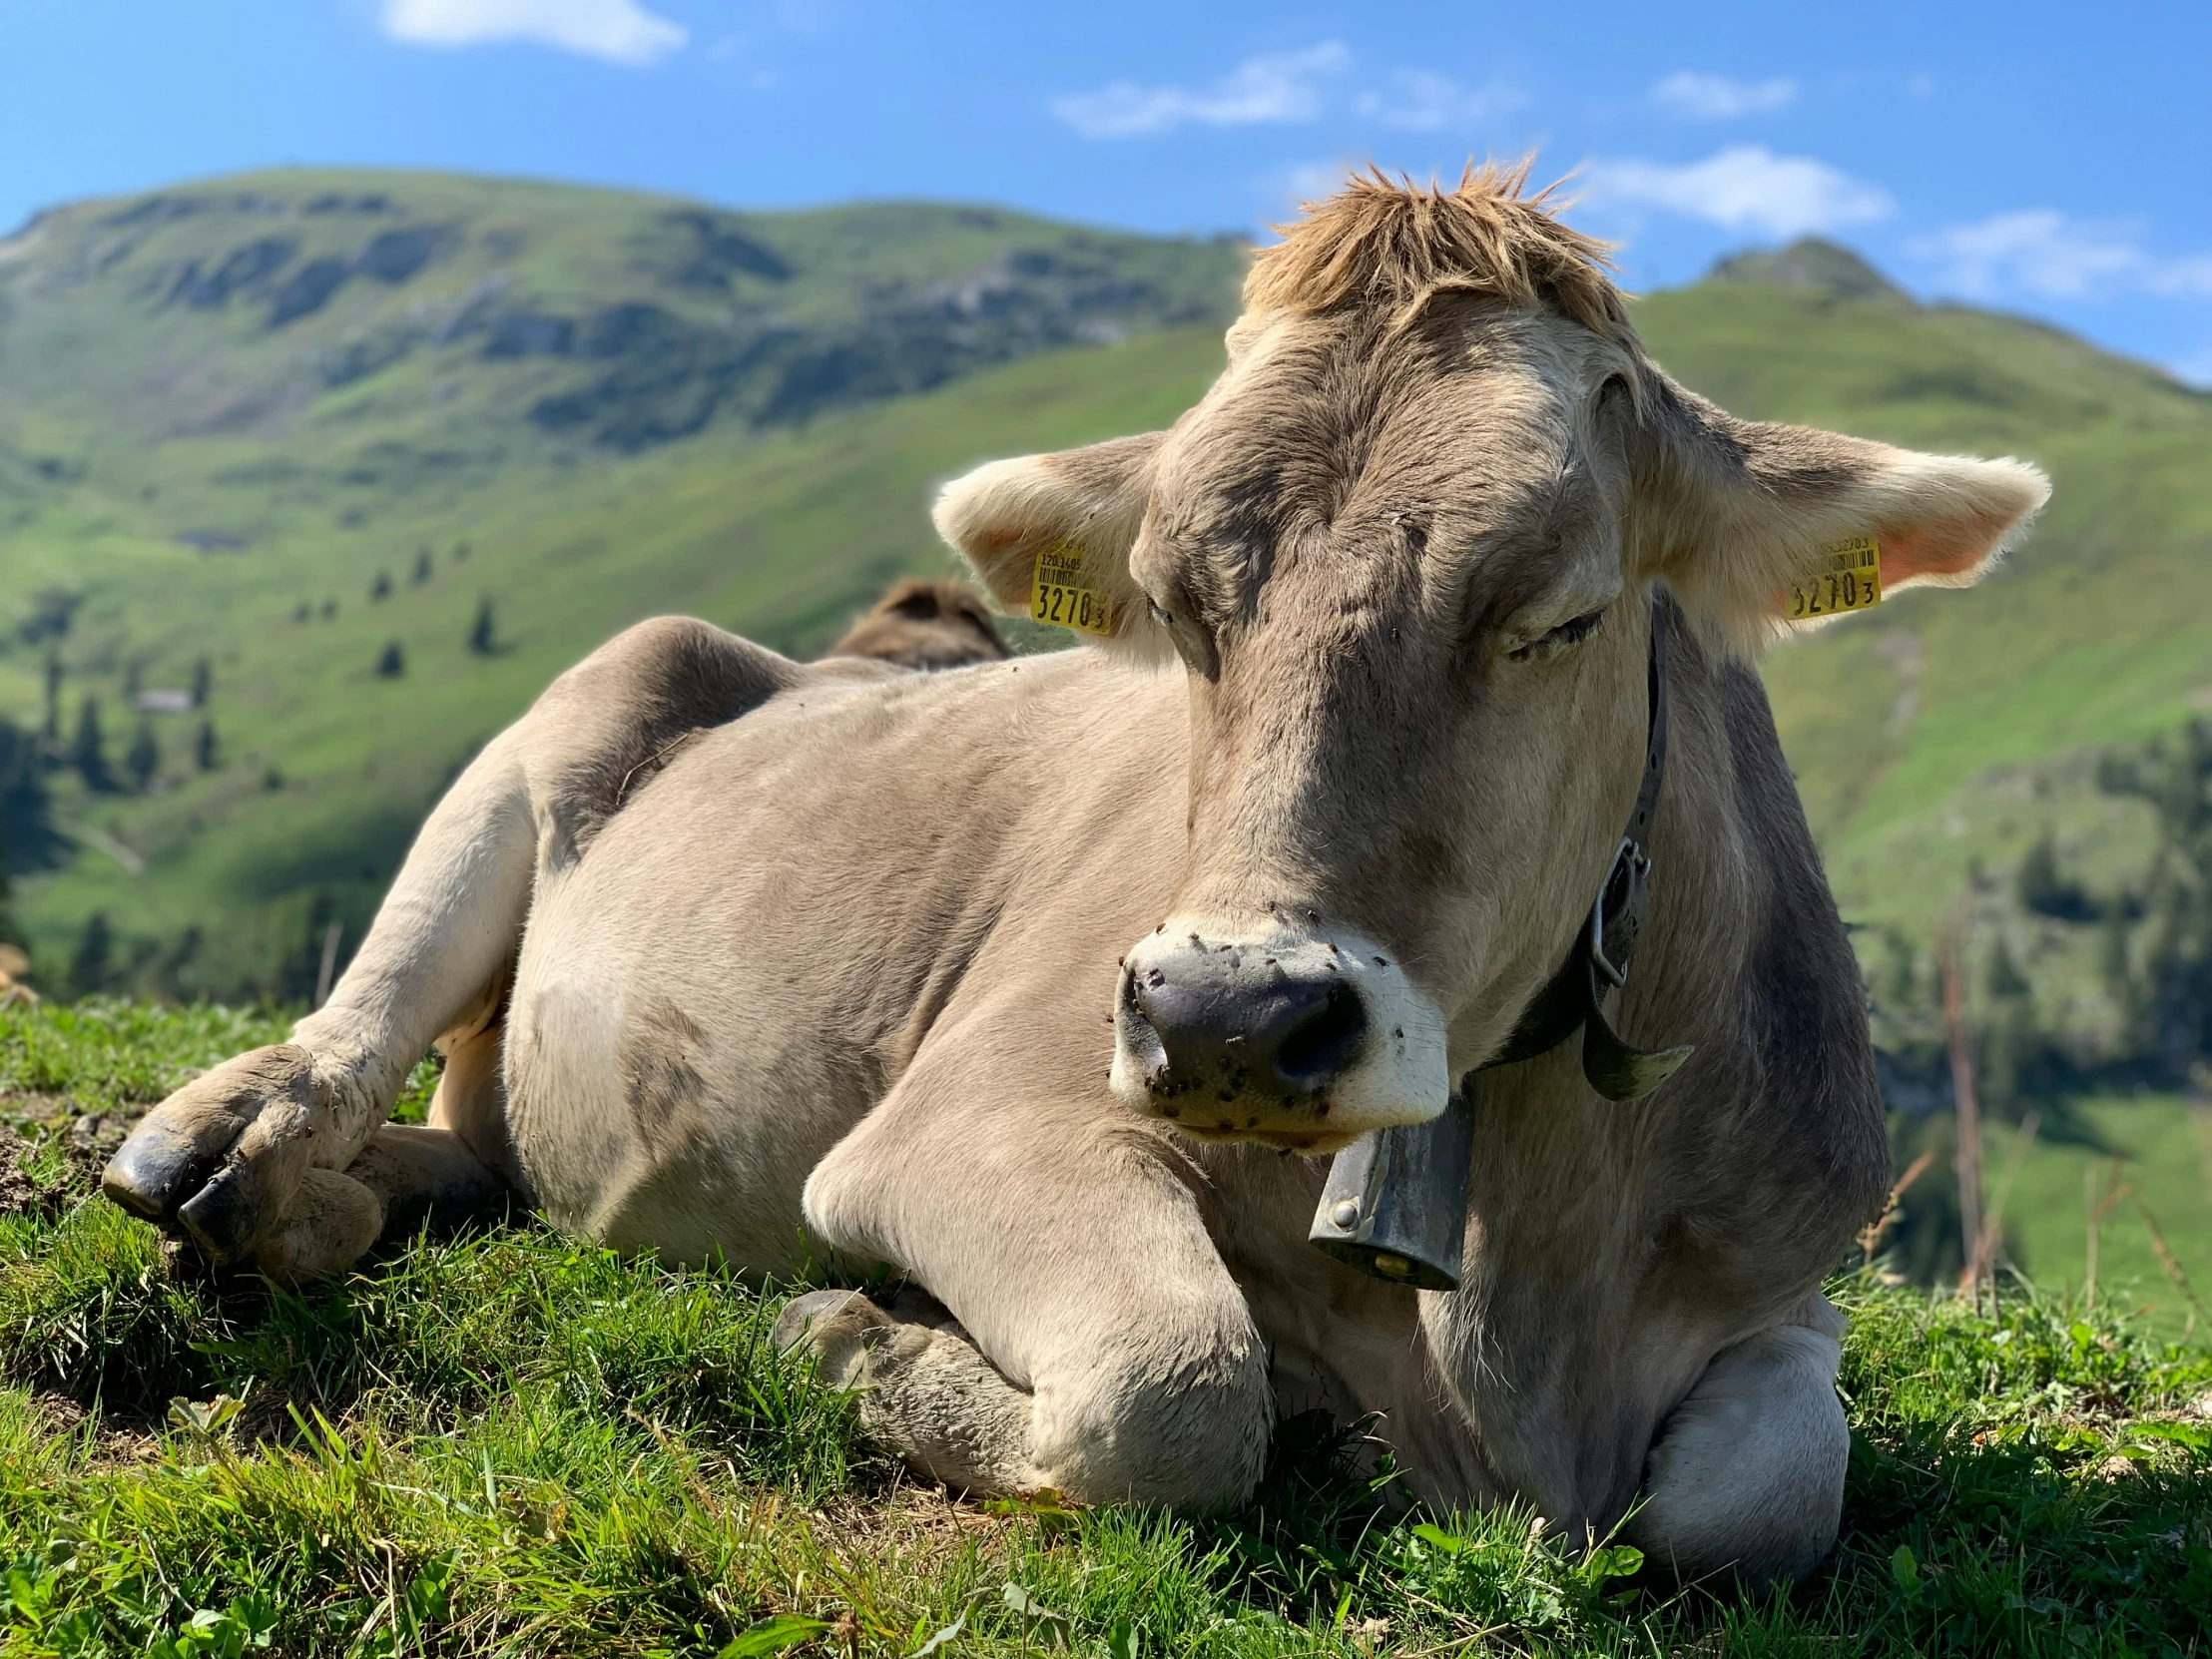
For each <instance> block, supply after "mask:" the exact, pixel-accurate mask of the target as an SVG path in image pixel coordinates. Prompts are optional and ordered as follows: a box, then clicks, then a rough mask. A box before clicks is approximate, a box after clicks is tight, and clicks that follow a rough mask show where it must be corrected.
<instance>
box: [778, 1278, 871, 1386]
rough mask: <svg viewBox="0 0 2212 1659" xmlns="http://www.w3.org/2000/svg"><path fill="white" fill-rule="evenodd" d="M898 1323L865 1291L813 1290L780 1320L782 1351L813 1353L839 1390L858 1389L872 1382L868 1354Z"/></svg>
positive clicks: (824, 1376) (825, 1378)
mask: <svg viewBox="0 0 2212 1659" xmlns="http://www.w3.org/2000/svg"><path fill="white" fill-rule="evenodd" d="M895 1324H896V1322H895V1321H893V1320H892V1318H891V1317H890V1315H888V1314H886V1313H884V1312H883V1310H882V1309H880V1308H878V1307H876V1306H875V1304H874V1303H872V1302H870V1301H869V1300H868V1299H867V1297H866V1296H865V1295H863V1294H862V1293H860V1292H859V1291H810V1292H808V1293H807V1294H806V1295H805V1296H802V1297H795V1298H794V1299H793V1300H792V1301H791V1302H790V1303H789V1304H787V1305H786V1307H785V1309H784V1312H783V1313H782V1314H781V1315H780V1316H779V1317H778V1318H777V1321H776V1336H775V1342H776V1350H777V1352H778V1353H779V1354H792V1353H795V1352H796V1353H803V1354H811V1355H812V1356H813V1357H814V1361H815V1365H816V1368H817V1369H818V1370H819V1371H820V1372H821V1374H822V1379H823V1381H824V1382H826V1383H829V1384H830V1386H831V1387H833V1388H853V1387H858V1386H860V1384H861V1383H864V1382H865V1381H866V1372H867V1357H868V1351H869V1350H870V1348H872V1347H873V1346H874V1345H875V1344H876V1343H879V1342H881V1341H882V1340H883V1338H882V1336H880V1335H877V1334H878V1333H882V1334H885V1335H887V1334H888V1333H889V1332H890V1331H891V1330H893V1329H894V1327H895Z"/></svg>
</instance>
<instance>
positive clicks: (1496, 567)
mask: <svg viewBox="0 0 2212 1659" xmlns="http://www.w3.org/2000/svg"><path fill="white" fill-rule="evenodd" d="M1230 347H1231V355H1230V364H1229V367H1228V369H1227V371H1226V372H1225V373H1224V374H1223V375H1222V377H1221V379H1220V380H1219V381H1218V382H1217V383H1216V384H1215V386H1214V387H1213V389H1212V390H1211V391H1210V392H1209V393H1208V395H1207V397H1206V398H1205V400H1204V401H1203V402H1201V403H1200V404H1199V405H1198V407H1196V408H1195V409H1193V410H1191V411H1190V413H1188V414H1187V415H1185V416H1184V418H1183V419H1182V420H1181V421H1179V422H1178V423H1177V424H1176V425H1175V427H1174V428H1173V429H1172V430H1170V431H1168V432H1165V433H1159V434H1154V435H1151V436H1147V437H1143V438H1132V439H1124V440H1120V441H1118V442H1114V443H1108V444H1100V445H1097V446H1094V447H1092V448H1090V449H1084V450H1075V451H1070V452H1067V453H1064V454H1059V455H1048V456H1039V457H1029V458H1025V459H1022V460H1017V461H1006V462H999V463H997V464H995V465H993V466H989V467H984V468H982V469H980V470H979V471H978V472H976V473H973V474H970V475H969V476H968V477H967V478H964V479H961V480H960V481H958V482H956V483H955V484H953V485H951V486H950V487H949V488H948V489H947V491H946V494H945V499H944V501H943V503H942V504H941V505H940V508H939V513H938V523H939V525H940V527H941V528H943V530H944V531H945V533H946V535H947V536H948V538H949V539H951V540H952V541H953V542H954V543H955V545H957V546H959V547H960V548H961V549H962V550H963V551H964V552H966V553H967V555H968V556H969V558H970V560H971V561H972V562H973V563H974V564H975V566H976V568H977V569H978V571H979V572H980V573H981V574H982V576H983V578H984V580H985V581H986V582H987V583H989V585H990V586H991V588H992V589H993V591H994V592H995V593H996V594H997V595H998V597H999V598H1000V599H1001V600H1002V601H1005V602H1007V603H1008V604H1010V605H1013V606H1018V607H1020V608H1023V609H1027V607H1028V605H1029V602H1030V598H1031V591H1032V582H1033V580H1036V579H1039V573H1040V571H1041V572H1043V577H1042V579H1044V580H1047V581H1053V582H1056V583H1058V584H1059V585H1061V586H1065V587H1071V588H1075V587H1079V588H1081V589H1082V590H1083V591H1085V592H1088V593H1090V594H1091V595H1092V596H1093V600H1092V602H1093V604H1094V606H1096V607H1097V608H1098V609H1100V610H1103V611H1105V612H1107V613H1108V615H1109V621H1110V625H1111V628H1112V633H1111V635H1110V636H1108V637H1107V639H1106V642H1105V643H1106V644H1107V646H1108V648H1110V649H1121V650H1126V651H1132V652H1135V653H1139V654H1149V655H1154V656H1159V657H1165V656H1167V655H1169V654H1171V653H1172V655H1173V656H1174V657H1176V658H1179V659H1180V661H1181V664H1182V667H1183V670H1184V672H1185V674H1186V675H1187V677H1188V681H1189V687H1190V696H1191V778H1190V802H1191V807H1190V824H1189V841H1188V845H1187V847H1186V849H1185V860H1184V866H1183V871H1182V883H1181V889H1180V893H1179V896H1178V899H1177V902H1176V904H1175V907H1174V910H1173V913H1171V914H1170V915H1168V916H1167V917H1166V918H1164V919H1163V920H1162V922H1161V924H1160V927H1159V929H1158V930H1157V931H1155V932H1153V933H1151V934H1149V935H1147V936H1145V937H1143V938H1140V939H1138V940H1135V941H1132V948H1131V949H1130V951H1129V953H1128V955H1127V958H1126V960H1125V963H1124V967H1123V972H1122V977H1121V981H1120V990H1119V994H1118V998H1117V1006H1116V1008H1115V1010H1114V1016H1115V1025H1116V1036H1117V1047H1116V1058H1115V1064H1114V1074H1113V1077H1114V1087H1115V1090H1116V1092H1117V1094H1118V1095H1120V1097H1121V1098H1122V1099H1123V1100H1124V1101H1125V1102H1126V1103H1128V1104H1129V1105H1131V1106H1132V1107H1135V1108H1137V1109H1138V1110H1141V1111H1145V1112H1148V1113H1154V1114H1157V1115H1159V1116H1163V1117H1169V1118H1173V1119H1174V1120H1175V1121H1176V1122H1177V1123H1178V1124H1179V1125H1180V1126H1181V1127H1183V1128H1184V1129H1186V1130H1187V1131H1189V1132H1190V1133H1192V1134H1195V1135H1199V1136H1218V1137H1223V1138H1248V1139H1259V1140H1264V1141H1268V1142H1270V1143H1272V1144H1276V1145H1281V1146H1290V1147H1296V1148H1302V1149H1312V1150H1326V1149H1328V1148H1330V1147H1332V1146H1335V1145H1338V1144H1341V1143H1342V1142H1343V1141H1344V1140H1346V1139H1348V1138H1350V1137H1351V1136H1353V1135H1356V1134H1359V1133H1361V1132H1363V1131H1365V1130H1368V1129H1373V1128H1376V1127H1379V1126H1382V1125H1385V1124H1391V1123H1405V1122H1416V1121H1420V1120H1422V1119H1425V1118H1428V1117H1432V1116H1434V1115H1435V1114H1436V1113H1437V1112H1439V1111H1440V1110H1442V1108H1443V1105H1444V1102H1445V1099H1446V1097H1447V1095H1448V1093H1449V1091H1450V1088H1451V1086H1452V1083H1453V1081H1454V1080H1455V1078H1456V1077H1457V1076H1458V1075H1459V1073H1460V1072H1462V1071H1464V1070H1465V1069H1467V1068H1469V1067H1471V1066H1473V1065H1476V1064H1478V1063H1480V1062H1481V1061H1482V1060H1483V1059H1485V1058H1487V1057H1488V1055H1489V1054H1490V1053H1493V1052H1495V1050H1496V1049H1497V1048H1498V1046H1499V1045H1500V1044H1501V1043H1502V1042H1503V1041H1504V1039H1505V1037H1506V1036H1507V1034H1508V1033H1509V1032H1510V1031H1511V1029H1512V1026H1513V1024H1514V1022H1515V1020H1516V1018H1517V1017H1518V1015H1519V1013H1520V1011H1521V1009H1522V1008H1523V1007H1524V1005H1525V1004H1526V1002H1527V1000H1528V998H1529V997H1530V996H1531V995H1532V994H1533V993H1534V991H1535V990H1536V989H1537V988H1538V987H1539V986H1540V985H1541V984H1542V983H1543V982H1544V980H1545V979H1546V978H1547V977H1548V976H1549V974H1550V973H1551V971H1552V970H1553V969H1554V968H1555V967H1556V966H1557V965H1558V962H1559V960H1560V958H1561V956H1562V955H1563V954H1564V951H1565V949H1566V945H1567V941H1568V939H1569V937H1570V936H1571V933H1572V930H1573V929H1574V927H1575V925H1576V923H1577V921H1578V919H1579V918H1580V916H1581V914H1582V912H1583V911H1584V910H1586V908H1587V907H1588V905H1589V902H1590V898H1591V894H1592V892H1593V891H1594V889H1595V887H1596V885H1597V882H1598V880H1599V879H1600V877H1601V876H1602V874H1603V872H1604V870H1605V868H1606V866H1607V863H1608V860H1609V859H1610V856H1611V854H1612V851H1613V848H1614V845H1615V843H1616V841H1617V839H1618V837H1619V835H1620V832H1621V829H1622V826H1623V823H1624V822H1625V820H1626V818H1627V816H1628V812H1629V808H1630V805H1631V803H1632V801H1633V799H1634V797H1635V794H1636V788H1637V784H1638V781H1639V779H1640V776H1641V770H1642V748H1643V735H1644V723H1645V707H1646V699H1645V690H1644V666H1645V661H1646V652H1647V650H1648V644H1649V627H1650V622H1649V618H1650V610H1651V603H1652V600H1651V590H1652V586H1653V584H1654V582H1656V581H1661V580H1663V581H1666V582H1667V583H1669V584H1670V586H1671V587H1672V588H1673V589H1674V591H1675V593H1676V595H1677V596H1678V599H1679V600H1680V602H1681V603H1682V605H1683V606H1684V609H1685V611H1686V613H1687V615H1688V616H1689V619H1690V621H1691V623H1692V625H1693V626H1697V627H1698V628H1699V629H1700V631H1701V633H1702V634H1703V635H1705V636H1706V637H1707V638H1709V639H1711V640H1712V641H1714V642H1715V643H1716V644H1717V645H1720V646H1722V647H1723V648H1728V647H1730V646H1739V647H1740V646H1742V645H1744V644H1746V643H1748V642H1750V641H1751V640H1753V639H1755V638H1756V637H1757V636H1759V635H1760V634H1762V633H1763V632H1764V631H1766V630H1767V629H1768V628H1769V627H1770V626H1771V625H1772V624H1774V623H1775V622H1778V621H1779V618H1780V609H1779V608H1780V606H1781V605H1782V603H1783V596H1784V595H1785V593H1786V592H1787V591H1788V589H1789V588H1790V587H1791V585H1792V584H1793V583H1794V582H1795V581H1797V580H1799V579H1800V578H1809V577H1810V576H1811V574H1812V573H1813V572H1814V570H1815V569H1816V568H1817V567H1818V566H1819V565H1820V564H1821V563H1822V561H1823V560H1824V558H1825V555H1826V551H1827V549H1828V548H1829V547H1831V546H1832V545H1833V544H1834V543H1836V542H1838V541H1840V540H1842V539H1844V538H1846V537H1850V536H1855V535H1876V536H1879V537H1880V538H1881V541H1882V547H1883V558H1884V567H1885V570H1884V574H1885V578H1886V582H1887V585H1888V586H1891V587H1895V586H1897V585H1898V584H1899V583H1901V582H1905V581H1912V580H1946V579H1947V580H1953V581H1955V580H1958V579H1960V578H1962V577H1967V576H1970V574H1971V573H1972V572H1974V571H1976V570H1977V569H1978V568H1979V567H1980V566H1981V565H1982V564H1983V563H1984V562H1985V561H1986V560H1987V559H1988V558H1989V557H1990V556H1991V555H1992V554H1993V553H1994V552H1995V550H1996V549H1997V547H1998V546H1999V544H2000V543H2001V541H2002V539H2003V538H2004V537H2005V535H2006V534H2007V533H2008V532H2009V531H2010V530H2011V529H2012V528H2013V527H2014V526H2015V525H2016V524H2018V523H2019V522H2020V520H2021V519H2022V518H2023V517H2024V516H2025V515H2026V514H2027V513H2029V512H2031V511H2032V510H2033V508H2034V507H2035V506H2036V505H2037V504H2038V503H2039V502H2040V501H2041V499H2042V496H2043V493H2044V486H2043V484H2042V480H2041V478H2040V475H2038V474H2035V473H2034V472H2032V470H2031V469H2028V468H2024V467H2019V466H2016V465H2014V464H2011V463H2003V462H1999V463H1987V462H1976V461H1963V460H1953V459H1948V458H1942V457H1935V456H1925V455H1915V454H1910V453H1907V452H1904V451H1899V450H1895V449H1891V448H1888V447H1886V446H1883V445H1878V444H1871V443H1865V442H1862V441H1859V440H1855V439H1850V438H1844V437H1838V436H1835V435H1833V434H1829V433H1822V432H1813V431H1808V430H1805V429H1802V428H1794V427H1776V426H1763V425H1752V424H1747V423H1743V422H1738V421H1734V420H1731V419H1730V418H1729V417H1727V416H1726V415H1723V414H1721V413H1720V412H1719V411H1717V410H1715V409H1712V408H1711V407H1710V406H1708V405H1705V404H1703V403H1701V402H1699V401H1698V400H1696V399H1694V398H1692V397H1690V396H1689V395H1688V394H1686V393H1684V392H1682V391H1681V390H1680V389H1679V388H1678V387H1676V386H1675V385H1674V384H1673V383H1672V382H1671V381H1669V380H1667V379H1666V377H1665V376H1664V375H1662V374H1661V373H1659V371H1658V370H1657V369H1655V368H1654V367H1653V366H1652V365H1651V364H1650V363H1649V362H1648V360H1646V359H1645V358H1643V356H1642V354H1641V351H1640V349H1639V348H1638V347H1637V345H1636V343H1635V341H1634V338H1633V335H1632V334H1628V333H1627V332H1626V329H1625V326H1624V327H1622V328H1621V329H1618V330H1599V329H1594V328H1592V327H1590V326H1587V325H1585V324H1584V323H1583V322H1579V321H1575V320H1572V319H1570V318H1569V317H1568V316H1566V315H1564V314H1562V313H1561V312H1560V311H1559V310H1557V309H1554V308H1550V307H1546V306H1541V305H1535V304H1527V303H1512V302H1508V301H1504V300H1500V299H1498V298H1496V297H1491V296H1485V295H1483V294H1481V293H1479V292H1466V291H1462V290H1460V289H1457V288H1454V287H1448V286H1447V287H1442V288H1439V289H1438V290H1437V291H1435V292H1433V293H1432V294H1429V295H1427V296H1425V297H1423V298H1421V299H1419V300H1417V301H1415V302H1414V303H1411V304H1399V305H1394V306H1384V305H1373V306H1364V305H1347V306H1340V307H1336V308H1333V309H1329V310H1326V311H1321V312H1318V313H1317V312H1301V311H1297V310H1293V309H1278V310H1273V311H1263V312H1260V313H1258V314H1253V313H1248V314H1247V316H1246V317H1245V318H1244V319H1243V320H1242V321H1241V322H1240V323H1239V324H1238V325H1237V327H1236V328H1235V329H1233V330H1232V331H1231V336H1230ZM1677 777H1678V780H1682V782H1678V783H1677V785H1676V787H1677V788H1680V787H1684V785H1685V783H1686V782H1687V780H1688V774H1687V773H1686V772H1678V774H1677Z"/></svg>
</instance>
